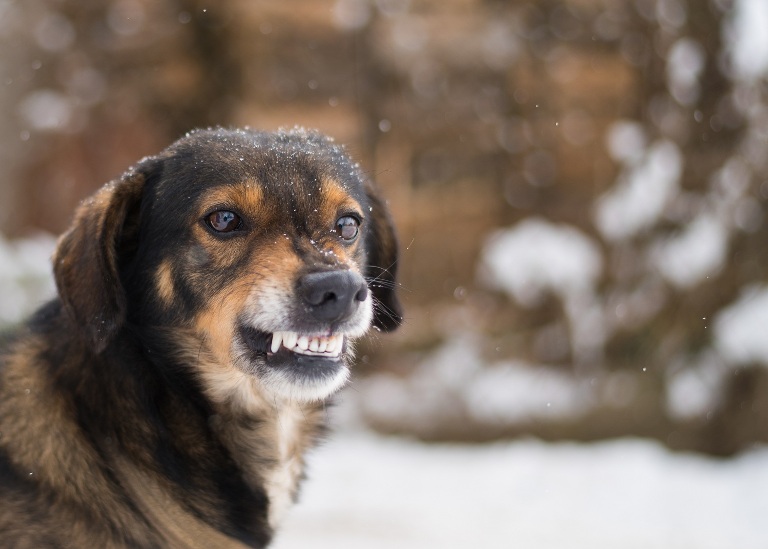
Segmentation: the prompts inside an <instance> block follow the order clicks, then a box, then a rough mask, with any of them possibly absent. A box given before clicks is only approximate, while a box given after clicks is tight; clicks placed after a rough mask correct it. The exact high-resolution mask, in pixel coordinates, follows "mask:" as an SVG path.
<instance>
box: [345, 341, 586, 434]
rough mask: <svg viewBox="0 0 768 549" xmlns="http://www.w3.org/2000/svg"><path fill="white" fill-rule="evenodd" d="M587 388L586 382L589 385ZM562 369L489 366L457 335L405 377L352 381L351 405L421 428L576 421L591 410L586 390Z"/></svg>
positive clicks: (521, 364) (507, 364) (474, 344)
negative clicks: (466, 421)
mask: <svg viewBox="0 0 768 549" xmlns="http://www.w3.org/2000/svg"><path fill="white" fill-rule="evenodd" d="M587 385H588V384H587ZM587 385H585V384H584V383H582V382H581V381H580V380H577V379H576V377H575V376H574V375H573V374H571V373H569V372H566V371H563V370H562V369H557V368H554V367H551V366H546V365H531V364H526V363H524V362H522V361H499V362H495V363H487V361H486V360H484V359H483V357H482V353H481V349H480V346H479V343H478V341H476V340H474V339H473V338H471V337H469V336H457V337H455V338H453V339H451V340H449V341H448V342H446V343H445V344H443V345H442V346H440V347H438V348H437V349H436V350H435V351H433V352H432V353H431V354H429V355H427V357H426V358H425V359H424V360H422V361H421V362H420V363H419V364H418V365H417V366H416V367H415V368H414V370H413V372H412V373H411V375H409V376H408V377H407V378H401V377H398V376H395V375H391V374H386V373H381V374H375V375H372V376H369V377H368V378H366V379H361V380H359V381H356V382H355V391H354V392H353V393H348V394H347V397H348V399H349V402H350V403H351V406H353V407H356V408H357V409H358V410H360V413H361V414H363V415H365V416H367V417H371V418H376V420H377V421H379V422H384V423H387V424H390V425H392V424H394V425H409V426H411V427H413V426H419V427H422V428H425V429H429V422H430V421H434V420H435V418H439V421H446V420H445V418H455V419H456V420H457V421H461V420H462V419H463V414H466V415H467V416H469V417H470V418H472V419H473V420H474V421H476V422H479V423H483V422H488V423H492V424H507V425H509V424H517V423H526V422H529V421H532V420H540V419H546V418H575V417H577V416H579V415H581V414H582V413H584V412H586V411H588V410H590V409H591V408H592V406H593V396H594V395H593V394H592V393H591V391H589V390H588V386H587Z"/></svg>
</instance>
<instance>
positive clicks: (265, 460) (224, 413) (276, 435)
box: [201, 370, 325, 528]
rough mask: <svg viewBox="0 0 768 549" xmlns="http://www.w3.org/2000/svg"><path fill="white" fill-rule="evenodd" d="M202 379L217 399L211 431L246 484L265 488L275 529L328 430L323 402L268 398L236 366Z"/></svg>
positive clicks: (212, 399)
mask: <svg viewBox="0 0 768 549" xmlns="http://www.w3.org/2000/svg"><path fill="white" fill-rule="evenodd" d="M209 372H210V370H209ZM201 382H202V384H203V388H204V392H205V393H206V396H207V397H208V398H209V399H210V400H211V402H212V403H213V410H214V416H213V417H212V418H211V421H210V425H211V427H212V429H214V431H215V433H216V434H217V435H218V436H219V437H220V439H221V440H222V442H223V444H224V446H225V447H226V448H227V449H228V450H229V452H230V453H231V454H232V457H233V458H234V459H235V461H236V463H237V464H238V465H239V467H240V468H241V469H242V471H243V475H244V478H245V480H246V482H247V483H248V484H249V485H251V486H252V487H261V488H262V489H263V490H264V491H265V492H266V494H267V496H268V498H269V523H270V525H271V526H272V527H273V528H274V527H276V526H277V525H278V524H279V522H280V520H281V519H282V517H283V516H284V514H285V511H287V509H288V508H289V507H290V504H291V503H293V501H294V500H295V498H296V494H297V491H298V485H299V481H300V480H301V478H302V476H303V472H304V455H305V453H306V451H307V450H308V449H309V448H311V447H312V446H313V445H314V444H315V442H316V440H317V438H318V436H319V435H320V433H321V432H322V431H323V429H324V425H325V413H324V405H323V403H311V404H304V403H298V402H295V401H281V402H275V401H269V400H267V399H266V398H265V397H264V396H263V395H262V394H261V393H260V391H259V388H258V385H257V384H256V382H255V381H254V380H253V378H252V377H251V376H249V375H248V374H246V373H243V372H240V371H238V370H234V371H233V370H226V371H224V370H222V371H221V373H219V374H213V373H207V374H205V375H204V376H202V379H201Z"/></svg>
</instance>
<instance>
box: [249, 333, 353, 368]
mask: <svg viewBox="0 0 768 549" xmlns="http://www.w3.org/2000/svg"><path fill="white" fill-rule="evenodd" d="M240 331H241V335H242V338H243V341H245V343H246V345H248V348H249V349H250V350H251V351H252V352H254V353H256V354H258V355H263V356H266V357H267V358H269V357H272V356H274V355H277V354H293V355H299V356H306V357H312V358H320V359H327V360H334V361H335V360H339V359H340V358H341V355H342V353H343V351H344V348H345V346H346V338H345V337H344V336H343V335H342V334H333V335H329V336H326V335H308V334H300V333H298V332H290V331H280V332H274V333H271V334H270V333H267V332H262V331H260V330H257V329H256V328H253V327H250V326H244V327H242V328H241V330H240Z"/></svg>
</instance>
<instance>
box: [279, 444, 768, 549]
mask: <svg viewBox="0 0 768 549" xmlns="http://www.w3.org/2000/svg"><path fill="white" fill-rule="evenodd" d="M766 511H768V449H766V448H759V449H755V450H753V451H751V452H749V453H747V454H745V455H742V456H740V457H739V458H736V459H733V460H729V461H716V460H713V459H709V458H704V457H699V456H693V455H686V454H674V453H671V452H670V451H668V450H666V449H664V448H663V447H661V446H660V445H658V444H656V443H653V442H648V441H642V440H633V439H628V440H617V441H612V442H604V443H597V444H574V443H558V444H549V443H543V442H539V441H535V440H521V441H515V442H500V443H494V444H491V445H482V446H461V445H426V444H422V443H418V442H413V441H407V440H400V439H394V438H382V437H379V436H375V435H372V434H368V433H357V434H352V433H344V434H336V435H333V436H332V438H331V440H330V442H328V443H327V444H326V445H325V446H324V447H322V448H320V449H318V450H316V451H315V452H314V454H313V455H310V457H309V480H308V481H306V482H305V484H304V487H303V492H302V494H301V498H300V503H299V504H298V505H297V506H296V507H294V508H293V509H292V510H291V511H290V512H289V515H288V518H287V520H286V522H285V523H284V525H283V527H282V528H281V529H280V531H279V533H278V536H277V539H276V542H275V544H274V546H273V547H274V549H294V548H296V549H298V548H302V549H303V548H306V547H312V548H314V549H324V548H329V549H330V548H333V549H346V548H349V549H352V548H354V549H358V548H361V547H364V548H365V549H379V548H381V549H384V548H387V549H390V548H392V547H397V548H398V549H424V548H432V547H440V548H441V549H450V548H457V549H458V548H462V549H463V548H465V547H478V548H483V549H495V548H508V547H514V548H516V549H528V548H530V549H562V548H564V547H567V548H569V549H582V548H583V549H614V548H616V547H621V548H622V549H634V548H637V549H722V548H734V549H736V548H738V549H764V548H765V547H767V546H768V533H766V529H765V526H764V519H765V513H766Z"/></svg>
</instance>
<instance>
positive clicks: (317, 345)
mask: <svg viewBox="0 0 768 549" xmlns="http://www.w3.org/2000/svg"><path fill="white" fill-rule="evenodd" d="M280 345H282V346H283V347H285V348H286V349H290V350H291V351H293V352H294V353H301V354H305V355H324V356H339V355H340V354H341V348H342V347H343V346H344V336H342V335H333V336H329V337H323V336H305V335H299V334H297V333H296V332H275V333H274V334H272V345H271V347H270V348H271V350H272V352H273V353H276V352H277V350H278V349H279V348H280Z"/></svg>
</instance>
